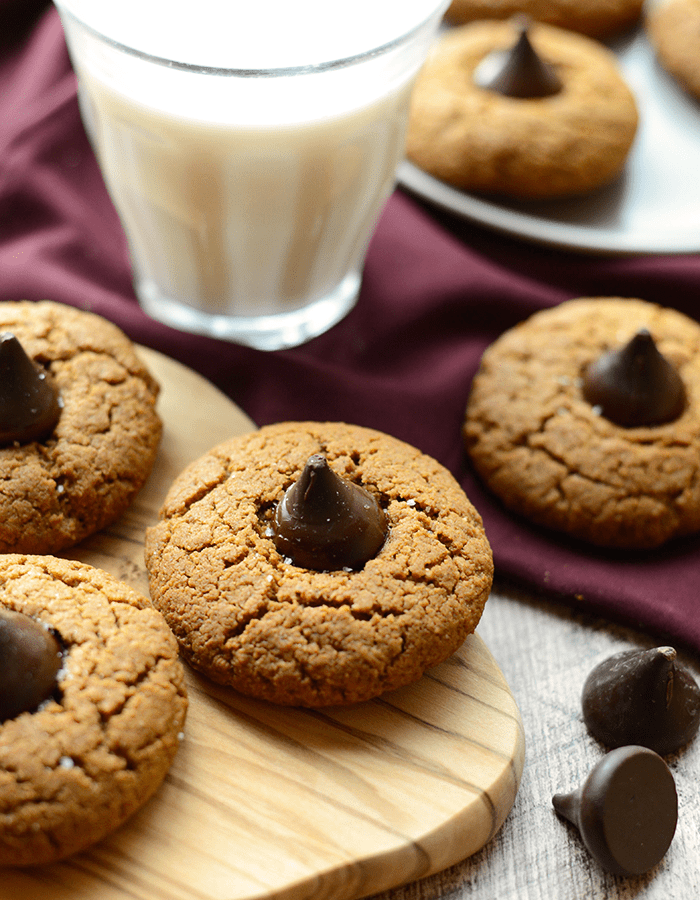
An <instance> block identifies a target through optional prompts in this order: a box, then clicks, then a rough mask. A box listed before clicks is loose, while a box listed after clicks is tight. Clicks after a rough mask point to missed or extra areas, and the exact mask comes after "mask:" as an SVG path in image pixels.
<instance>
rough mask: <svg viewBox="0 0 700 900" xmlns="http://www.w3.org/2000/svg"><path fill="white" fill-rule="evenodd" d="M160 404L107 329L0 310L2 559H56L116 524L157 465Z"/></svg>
mask: <svg viewBox="0 0 700 900" xmlns="http://www.w3.org/2000/svg"><path fill="white" fill-rule="evenodd" d="M157 395H158V385H157V384H156V382H155V381H154V379H153V378H152V377H151V375H150V374H149V373H148V371H147V370H146V368H145V367H144V365H143V363H142V362H141V361H140V360H139V358H138V356H137V355H136V353H135V351H134V347H133V345H132V343H131V341H129V339H128V338H127V337H126V335H124V334H123V332H121V331H120V330H119V329H118V328H117V327H116V326H115V325H112V324H111V323H110V322H107V321H106V320H105V319H102V318H101V317H99V316H96V315H94V314H92V313H88V312H84V311H82V310H77V309H73V308H72V307H69V306H64V305H62V304H59V303H53V302H51V301H48V300H47V301H41V302H38V303H32V302H29V301H19V302H5V303H0V479H2V485H3V489H2V493H1V494H0V552H4V553H7V552H23V553H55V552H57V551H59V550H62V549H64V548H66V547H69V546H72V545H74V544H77V543H78V542H79V541H81V540H82V539H83V538H85V537H87V536H88V535H90V534H92V533H93V532H95V531H99V530H100V529H102V528H104V527H105V526H107V525H109V524H110V523H111V522H113V521H114V520H115V519H117V518H118V517H119V516H120V515H121V514H122V513H123V512H124V510H125V509H126V508H127V507H128V506H129V504H130V503H131V501H132V500H133V498H134V496H135V495H136V493H137V492H138V490H139V489H140V488H141V486H142V485H143V483H144V482H145V480H146V478H147V476H148V474H149V473H150V471H151V468H152V466H153V462H154V460H155V456H156V453H157V450H158V444H159V441H160V435H161V430H162V426H161V421H160V419H159V417H158V415H157V413H156V409H155V405H156V398H157Z"/></svg>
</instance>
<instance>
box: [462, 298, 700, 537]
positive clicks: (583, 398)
mask: <svg viewBox="0 0 700 900" xmlns="http://www.w3.org/2000/svg"><path fill="white" fill-rule="evenodd" d="M464 439H465V442H466V447H467V449H468V452H469V454H470V456H471V459H472V461H473V463H474V466H475V468H476V470H477V471H478V473H479V474H480V475H481V477H482V478H483V480H484V481H485V482H486V484H488V486H489V487H490V488H491V490H492V491H493V492H494V493H495V494H497V495H498V496H499V497H500V498H501V500H502V501H503V503H504V504H505V505H506V506H507V507H509V508H510V509H512V510H514V511H515V512H517V513H520V514H522V515H523V516H525V517H527V518H529V519H531V520H532V521H534V522H536V523H538V524H540V525H545V526H549V527H551V528H553V529H556V530H559V531H562V532H566V533H568V534H571V535H573V536H575V537H577V538H581V539H583V540H585V541H589V542H591V543H593V544H598V545H601V546H608V547H620V548H651V547H657V546H659V545H661V544H663V543H665V542H666V541H668V540H670V539H671V538H674V537H677V536H680V535H687V534H691V533H694V532H697V531H698V530H700V325H698V323H697V322H695V321H694V320H692V319H690V318H688V317H687V316H684V315H683V314H681V313H679V312H677V311H675V310H672V309H667V308H663V307H661V306H657V305H655V304H651V303H647V302H645V301H643V300H638V299H625V298H614V297H613V298H581V299H577V300H572V301H569V302H566V303H562V304H560V305H559V306H556V307H554V308H552V309H548V310H543V311H541V312H538V313H536V314H535V315H533V316H531V317H530V318H529V319H527V320H525V321H524V322H522V323H521V324H520V325H517V326H516V327H515V328H512V329H510V330H509V331H507V332H505V333H504V334H503V335H502V336H501V337H500V338H499V339H498V340H497V341H495V343H493V344H492V345H491V346H490V347H489V348H488V349H487V350H486V352H485V353H484V355H483V358H482V362H481V366H480V369H479V371H478V372H477V374H476V376H475V378H474V382H473V385H472V389H471V393H470V397H469V402H468V405H467V410H466V417H465V423H464Z"/></svg>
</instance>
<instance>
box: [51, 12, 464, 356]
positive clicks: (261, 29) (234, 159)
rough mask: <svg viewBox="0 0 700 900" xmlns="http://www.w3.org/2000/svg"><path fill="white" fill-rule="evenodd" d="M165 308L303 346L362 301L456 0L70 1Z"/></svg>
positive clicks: (98, 131) (72, 46) (151, 307)
mask: <svg viewBox="0 0 700 900" xmlns="http://www.w3.org/2000/svg"><path fill="white" fill-rule="evenodd" d="M55 3H56V6H57V8H58V11H59V14H60V16H61V21H62V24H63V28H64V32H65V35H66V40H67V45H68V49H69V52H70V55H71V59H72V62H73V66H74V68H75V71H76V74H77V76H78V96H79V101H80V106H81V112H82V116H83V120H84V122H85V126H86V130H87V132H88V134H89V136H90V139H91V141H92V144H93V146H94V148H95V152H96V155H97V158H98V161H99V163H100V167H101V170H102V174H103V177H104V180H105V183H106V185H107V188H108V190H109V193H110V196H111V198H112V200H113V202H114V205H115V207H116V209H117V212H118V213H119V216H120V219H121V222H122V225H123V227H124V231H125V233H126V236H127V240H128V243H129V248H130V253H131V261H132V267H133V273H134V286H135V290H136V293H137V296H138V298H139V301H140V303H141V305H142V307H143V309H144V310H145V311H146V312H147V313H148V314H149V315H150V316H152V317H153V318H155V319H157V320H160V321H162V322H165V323H167V324H168V325H171V326H174V327H175V328H179V329H182V330H185V331H191V332H197V333H202V334H207V335H212V336H214V337H218V338H222V339H226V340H231V341H235V342H237V343H242V344H248V345H250V346H253V347H258V348H260V349H266V350H275V349H279V348H282V347H291V346H295V345H297V344H300V343H303V342H304V341H306V340H308V339H310V338H312V337H314V336H315V335H317V334H320V333H322V332H323V331H325V330H327V329H328V328H330V327H331V326H332V325H334V324H335V323H336V322H338V321H339V320H340V319H341V318H343V316H345V315H346V313H347V312H348V311H349V310H350V309H351V308H352V306H353V305H354V304H355V301H356V299H357V295H358V292H359V288H360V282H361V277H362V269H363V266H364V260H365V254H366V250H367V245H368V243H369V240H370V237H371V235H372V232H373V230H374V228H375V225H376V222H377V219H378V217H379V214H380V212H381V209H382V207H383V205H384V202H385V201H386V199H387V197H388V195H389V193H390V191H391V190H392V189H393V186H394V183H395V172H396V167H397V165H398V162H399V161H400V160H401V158H402V156H403V151H404V132H405V125H406V118H407V111H408V102H409V96H410V92H411V88H412V85H413V81H414V79H415V76H416V74H417V72H418V70H419V68H420V66H421V65H422V63H423V61H424V59H425V57H426V55H427V53H428V50H429V47H430V44H431V42H432V40H433V38H434V35H435V32H436V30H437V28H438V25H439V23H440V20H441V18H442V14H443V12H444V10H445V8H446V6H447V0H353V2H352V3H350V4H347V5H340V6H336V5H335V4H332V3H330V2H329V0H295V2H294V3H290V2H289V0H265V2H258V3H250V2H247V3H240V2H237V0H197V2H196V3H194V2H192V0H189V2H187V3H184V2H182V0H120V2H119V3H103V2H95V0H55Z"/></svg>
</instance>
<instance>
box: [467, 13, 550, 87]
mask: <svg viewBox="0 0 700 900" xmlns="http://www.w3.org/2000/svg"><path fill="white" fill-rule="evenodd" d="M518 27H519V30H520V35H519V37H518V40H517V41H516V42H515V44H514V45H513V47H511V49H510V50H505V51H504V50H494V51H493V52H492V53H489V54H488V55H487V56H485V57H484V59H483V60H482V61H481V62H480V63H479V65H478V66H477V68H476V69H475V71H474V75H473V78H474V83H475V84H476V85H477V86H478V87H480V88H484V89H486V90H489V91H496V92H497V93H498V94H503V95H504V96H506V97H516V98H518V99H520V100H530V99H532V100H534V99H537V98H539V97H550V96H552V94H558V93H559V91H560V90H561V89H562V83H561V81H560V79H559V76H558V75H557V73H556V71H555V69H554V66H552V65H550V64H549V63H547V62H545V61H544V60H543V59H541V57H540V56H538V54H537V53H536V51H535V49H534V47H533V46H532V44H531V42H530V38H529V36H528V22H527V21H521V22H520V23H519V25H518Z"/></svg>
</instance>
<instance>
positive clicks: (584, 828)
mask: <svg viewBox="0 0 700 900" xmlns="http://www.w3.org/2000/svg"><path fill="white" fill-rule="evenodd" d="M552 803H553V805H554V808H555V810H556V811H557V812H558V813H559V814H560V815H561V816H564V818H566V819H568V820H569V821H570V822H571V823H572V824H573V825H575V826H576V827H577V828H578V830H579V832H580V834H581V839H582V840H583V843H584V844H585V845H586V848H587V849H588V852H589V853H590V854H591V856H592V857H593V858H594V859H595V860H596V861H597V862H598V864H599V865H601V866H602V867H603V868H604V869H606V870H607V871H608V872H612V873H613V874H615V875H641V873H642V872H648V871H649V869H652V868H653V867H654V866H655V865H656V864H657V863H658V862H659V861H660V860H661V859H662V858H663V856H664V854H665V853H666V851H667V850H668V848H669V847H670V846H671V841H672V840H673V835H674V834H675V831H676V823H677V821H678V795H677V793H676V785H675V782H674V780H673V775H672V774H671V771H670V769H669V768H668V766H667V765H666V763H665V762H664V761H663V759H661V757H660V756H659V755H658V754H657V753H654V751H653V750H649V748H648V747H639V746H635V745H631V746H627V747H618V748H617V749H616V750H611V751H610V753H608V754H607V755H606V756H604V757H603V759H601V760H600V762H599V763H598V764H597V765H596V766H595V767H594V768H593V769H592V770H591V773H590V774H589V776H588V778H587V779H586V781H585V782H584V784H583V786H582V787H580V788H579V789H578V790H576V791H573V792H572V793H570V794H556V795H555V796H554V797H553V798H552Z"/></svg>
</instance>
